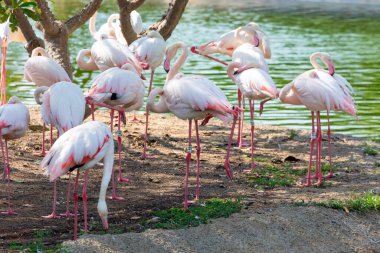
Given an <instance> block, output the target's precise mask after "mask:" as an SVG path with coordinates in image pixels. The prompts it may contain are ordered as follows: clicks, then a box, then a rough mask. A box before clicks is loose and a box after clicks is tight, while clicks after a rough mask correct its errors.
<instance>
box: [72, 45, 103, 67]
mask: <svg viewBox="0 0 380 253" xmlns="http://www.w3.org/2000/svg"><path fill="white" fill-rule="evenodd" d="M86 56H87V57H88V60H87V61H86V60H85V57H86ZM76 60H77V64H78V66H79V67H80V68H81V69H83V70H98V69H99V68H98V66H97V65H96V63H95V61H94V60H93V59H92V57H91V50H90V49H82V50H80V51H79V53H78V55H77V59H76Z"/></svg>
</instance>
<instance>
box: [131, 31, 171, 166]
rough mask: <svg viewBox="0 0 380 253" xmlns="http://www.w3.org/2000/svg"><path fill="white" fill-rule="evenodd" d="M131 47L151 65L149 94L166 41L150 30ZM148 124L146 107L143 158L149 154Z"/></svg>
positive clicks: (138, 57)
mask: <svg viewBox="0 0 380 253" xmlns="http://www.w3.org/2000/svg"><path fill="white" fill-rule="evenodd" d="M129 48H130V49H131V51H132V52H133V53H134V54H135V55H136V57H137V59H138V60H139V61H140V62H143V63H146V64H147V66H149V67H150V70H151V73H150V83H149V88H148V96H149V94H150V91H151V90H152V84H153V76H154V72H155V70H156V68H157V67H158V66H160V65H161V63H162V61H163V60H164V56H165V49H166V42H165V40H164V38H162V36H161V34H160V33H159V32H156V31H149V32H148V34H147V35H146V36H145V37H141V38H140V39H137V40H135V41H134V42H133V43H132V44H131V45H130V46H129ZM148 125H149V113H148V109H147V108H146V109H145V135H144V149H143V153H142V155H141V158H142V159H146V158H148V157H149V156H148V155H147V141H148Z"/></svg>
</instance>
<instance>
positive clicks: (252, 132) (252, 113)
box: [243, 99, 255, 173]
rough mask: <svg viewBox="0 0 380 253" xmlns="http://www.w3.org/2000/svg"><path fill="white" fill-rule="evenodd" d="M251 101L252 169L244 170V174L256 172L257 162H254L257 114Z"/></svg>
mask: <svg viewBox="0 0 380 253" xmlns="http://www.w3.org/2000/svg"><path fill="white" fill-rule="evenodd" d="M248 101H249V112H250V115H251V168H250V169H248V170H243V173H249V172H251V171H253V170H255V160H254V155H253V153H254V152H253V151H254V139H255V122H254V114H255V105H254V102H253V100H252V99H248Z"/></svg>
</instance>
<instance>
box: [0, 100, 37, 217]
mask: <svg viewBox="0 0 380 253" xmlns="http://www.w3.org/2000/svg"><path fill="white" fill-rule="evenodd" d="M29 121H30V117H29V111H28V108H27V107H26V106H25V105H24V104H23V103H21V101H20V100H19V98H18V97H15V96H13V97H11V98H10V99H9V101H8V103H7V104H5V105H2V106H0V144H1V152H2V156H3V166H4V175H3V178H6V179H7V181H8V209H7V211H5V212H2V214H16V213H15V212H14V211H12V209H11V197H10V195H11V191H10V180H11V175H10V173H11V168H10V166H9V157H8V144H7V143H8V141H9V140H14V139H18V138H21V137H23V136H24V135H25V133H26V130H27V129H28V125H29ZM3 139H4V140H5V152H4V145H3Z"/></svg>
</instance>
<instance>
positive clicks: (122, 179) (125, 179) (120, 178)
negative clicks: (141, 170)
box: [117, 176, 129, 183]
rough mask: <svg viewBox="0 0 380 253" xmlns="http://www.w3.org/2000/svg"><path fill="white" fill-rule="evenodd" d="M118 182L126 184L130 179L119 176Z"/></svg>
mask: <svg viewBox="0 0 380 253" xmlns="http://www.w3.org/2000/svg"><path fill="white" fill-rule="evenodd" d="M117 181H119V182H124V183H126V182H129V178H126V177H122V176H119V177H118V178H117Z"/></svg>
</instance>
